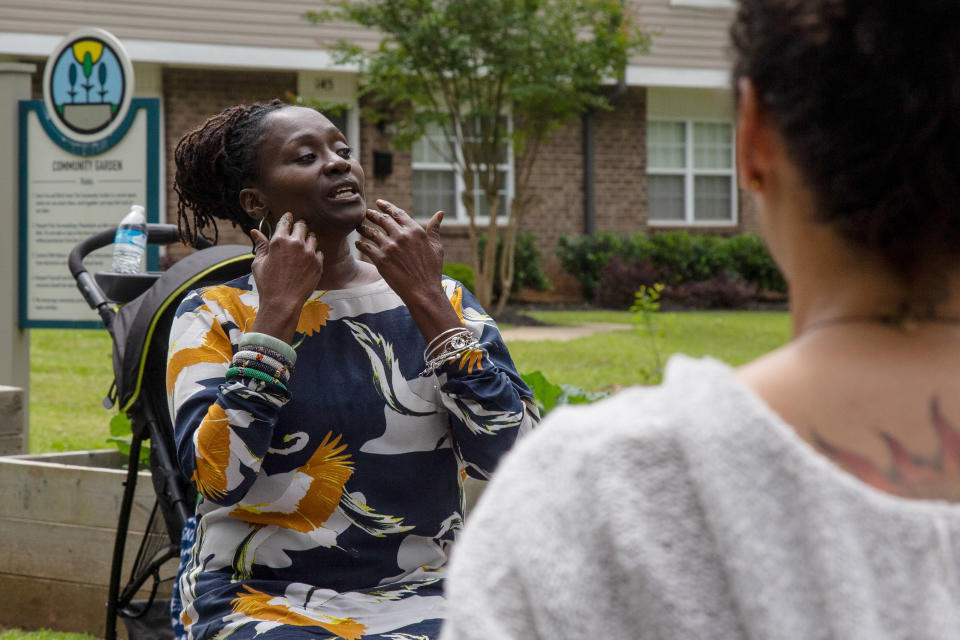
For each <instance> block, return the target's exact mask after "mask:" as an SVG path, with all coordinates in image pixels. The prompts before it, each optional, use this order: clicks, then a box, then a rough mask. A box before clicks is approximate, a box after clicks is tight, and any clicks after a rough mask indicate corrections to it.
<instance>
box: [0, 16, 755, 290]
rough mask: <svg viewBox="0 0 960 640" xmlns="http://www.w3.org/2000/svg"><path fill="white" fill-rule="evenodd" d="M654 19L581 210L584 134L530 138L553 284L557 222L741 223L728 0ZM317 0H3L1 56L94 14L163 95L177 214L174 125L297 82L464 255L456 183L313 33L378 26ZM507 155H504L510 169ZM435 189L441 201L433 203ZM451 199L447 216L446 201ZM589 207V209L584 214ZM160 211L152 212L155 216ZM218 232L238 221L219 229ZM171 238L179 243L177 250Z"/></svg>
mask: <svg viewBox="0 0 960 640" xmlns="http://www.w3.org/2000/svg"><path fill="white" fill-rule="evenodd" d="M634 3H635V5H636V8H637V11H638V13H639V16H640V18H641V21H642V23H643V24H644V26H645V27H646V28H648V29H650V30H651V31H652V32H653V33H654V37H653V43H652V47H651V51H650V53H649V54H648V55H644V56H638V57H636V58H635V59H634V60H632V61H631V64H630V66H629V68H628V69H627V74H626V82H627V90H626V92H625V93H624V94H623V95H622V96H620V97H619V99H618V100H617V101H616V103H615V108H614V109H613V110H612V111H610V112H602V113H598V114H596V116H595V120H594V122H593V125H592V127H590V129H592V141H593V144H592V147H593V164H594V179H593V193H594V195H593V207H592V209H593V213H592V216H591V215H589V214H587V212H588V211H589V209H590V207H589V204H588V203H586V202H585V199H584V137H585V135H590V134H586V133H585V131H586V130H587V127H584V126H583V123H582V122H580V121H575V122H571V123H570V124H569V125H568V126H566V127H565V128H563V129H562V130H560V131H558V132H557V133H556V134H555V135H554V136H553V137H552V139H551V142H550V144H549V147H548V148H546V149H544V150H543V151H542V152H541V156H540V159H539V161H538V164H537V166H536V167H535V169H534V176H533V184H534V185H535V189H536V192H537V196H538V198H537V201H536V206H535V207H533V209H532V210H531V211H529V212H528V214H527V215H526V216H525V218H524V219H523V220H522V221H521V223H520V227H521V229H524V230H529V231H532V232H534V233H535V234H536V237H537V242H538V246H539V247H540V249H541V252H542V256H543V265H544V267H545V270H546V271H547V273H548V275H549V276H550V277H551V279H552V280H553V282H554V284H555V285H556V287H557V292H556V293H557V294H558V295H560V296H563V295H564V294H575V292H576V291H577V287H576V284H575V282H574V281H573V280H572V278H570V277H569V276H566V274H564V273H563V271H562V269H561V268H560V265H559V262H558V260H557V259H556V257H555V256H554V254H553V249H554V247H555V246H556V242H557V238H558V237H559V236H560V235H563V234H578V233H583V232H584V231H587V230H589V229H590V227H591V226H592V228H593V229H594V230H596V231H637V230H644V229H648V230H656V229H663V228H671V229H677V228H680V229H689V230H696V231H710V232H719V233H733V232H739V231H753V230H755V227H756V220H755V218H754V216H753V215H752V213H751V212H750V211H749V210H748V209H747V208H745V207H743V206H742V203H741V201H740V198H739V197H738V195H739V194H738V190H737V187H736V176H735V175H734V163H733V154H734V135H733V114H732V99H731V95H730V91H729V88H728V87H729V62H728V56H727V25H728V22H729V20H730V18H731V16H732V13H733V7H734V3H733V0H634ZM321 4H322V3H321V2H319V1H318V0H282V1H277V2H260V1H259V0H95V1H94V0H66V1H65V0H33V1H32V2H31V3H29V5H25V4H23V3H22V2H12V1H11V0H0V61H6V62H9V61H23V62H34V63H37V67H38V69H37V72H36V75H35V81H34V93H35V97H37V98H39V97H40V78H41V76H42V70H43V69H42V67H43V64H42V63H43V61H44V60H45V58H46V57H47V55H49V53H50V52H51V51H52V50H53V48H54V46H55V45H56V43H57V42H58V41H59V40H60V39H61V38H62V37H63V36H64V35H66V34H67V33H68V32H70V31H72V30H74V29H76V28H79V27H87V26H98V27H102V28H105V29H107V30H108V31H110V32H112V33H113V34H114V35H116V36H117V37H118V38H120V39H121V40H122V41H123V43H124V45H125V47H126V48H127V51H128V53H129V54H130V57H131V58H132V60H133V63H134V70H135V76H136V89H135V95H137V96H144V97H146V96H151V97H159V98H160V99H161V109H162V123H163V136H164V140H165V152H166V158H165V162H164V163H163V166H164V167H165V171H166V175H165V176H164V177H163V179H164V182H165V184H166V185H167V189H166V193H165V196H166V197H165V198H164V199H163V204H162V205H161V208H162V209H163V210H165V211H166V219H167V220H168V221H174V220H175V218H176V201H175V196H174V194H173V192H172V189H170V186H169V185H170V176H172V174H173V166H172V163H173V148H174V147H175V145H176V143H177V141H178V140H179V138H180V136H181V135H182V134H183V133H185V132H186V131H189V130H190V129H191V128H193V127H195V126H196V125H198V124H199V123H201V122H202V121H203V119H204V118H205V117H206V116H208V115H210V114H213V113H215V112H217V111H219V110H221V109H223V108H224V107H227V106H229V105H232V104H236V103H242V102H251V101H263V100H269V99H271V98H274V97H281V98H282V97H284V96H285V95H287V94H290V93H296V94H299V95H302V96H305V97H311V98H317V99H320V100H324V101H331V102H339V103H344V104H346V105H348V106H349V107H350V108H349V109H348V110H347V111H346V113H345V114H343V115H342V116H341V118H342V120H341V123H340V124H342V128H343V129H344V130H345V133H346V135H347V138H348V139H349V140H350V142H351V144H352V145H353V146H355V147H356V148H357V150H358V152H359V154H360V158H361V162H362V164H363V166H364V168H365V169H366V173H367V192H368V198H369V197H370V196H373V197H382V198H386V199H388V200H391V201H393V202H395V203H397V204H398V205H400V206H402V207H404V208H406V209H407V210H408V211H412V212H414V214H416V215H421V216H422V215H429V213H432V210H431V211H429V212H428V211H418V210H417V209H418V206H417V205H418V203H419V205H420V207H419V208H424V209H427V208H430V206H432V205H439V206H444V208H445V209H446V210H447V212H448V216H447V218H446V219H445V221H444V228H443V233H444V241H445V244H446V247H447V257H448V259H450V260H460V261H464V262H466V261H468V260H467V257H468V253H467V241H466V220H465V213H464V212H463V211H458V208H459V207H460V205H458V204H457V203H458V202H459V198H458V197H457V194H458V190H459V189H462V185H460V184H458V180H457V178H456V176H454V175H453V173H452V172H451V171H450V170H449V168H448V167H445V166H444V165H443V163H442V161H441V162H438V161H437V160H438V159H437V158H433V157H431V152H430V151H429V147H428V146H427V145H415V146H414V149H413V150H412V151H398V150H396V149H392V148H391V145H390V139H389V136H387V135H386V134H385V133H384V132H383V131H382V130H380V129H378V128H377V127H375V126H373V125H372V124H370V123H368V122H365V121H364V120H363V119H361V118H360V117H359V116H358V110H357V100H356V87H357V75H356V73H354V72H352V71H350V70H344V69H342V68H337V67H336V66H335V65H334V64H333V61H332V59H331V56H330V55H329V53H328V52H327V51H326V50H325V49H324V46H325V45H326V46H329V45H330V44H331V43H332V42H334V41H335V40H337V39H338V38H346V39H348V40H351V41H354V42H357V43H360V44H361V45H364V46H373V45H374V44H375V43H376V38H377V36H376V34H375V33H372V32H369V31H366V30H363V29H361V28H359V27H356V26H354V25H349V24H328V25H324V26H313V25H311V24H310V23H309V22H308V21H306V20H305V19H304V17H303V15H304V13H305V12H306V11H308V10H312V9H317V8H318V6H319V5H321ZM374 151H378V152H387V153H391V154H392V160H393V162H392V172H391V173H390V174H389V175H384V176H379V177H375V176H374V175H373V174H374V172H373V170H372V167H373V154H374ZM511 167H512V162H510V163H508V164H506V165H505V167H504V168H505V170H507V171H509V170H510V168H511ZM444 203H450V204H448V205H444ZM451 211H456V212H457V215H450V212H451ZM585 214H587V215H585ZM161 219H163V215H162V214H161ZM221 232H222V235H223V236H224V237H225V238H226V239H227V240H230V241H242V238H241V237H239V234H238V232H236V231H233V230H229V229H221ZM175 252H176V250H175Z"/></svg>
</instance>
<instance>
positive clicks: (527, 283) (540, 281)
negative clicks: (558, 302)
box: [480, 231, 553, 297]
mask: <svg viewBox="0 0 960 640" xmlns="http://www.w3.org/2000/svg"><path fill="white" fill-rule="evenodd" d="M486 244H487V235H486V234H481V235H480V255H481V256H482V255H483V250H484V247H485V246H486ZM502 252H503V236H502V235H501V236H499V237H498V238H497V255H496V265H497V268H496V269H495V270H494V274H493V294H494V296H496V297H499V296H500V255H501V253H502ZM524 287H528V288H530V289H537V290H538V291H548V290H550V289H553V284H552V283H551V282H550V280H549V279H548V278H547V275H546V274H545V273H544V272H543V270H542V269H541V268H540V250H539V249H537V238H536V236H535V235H534V234H533V233H531V232H529V231H518V232H517V239H516V244H515V246H514V249H513V282H512V283H511V284H510V292H511V293H514V292H516V291H517V290H518V289H522V288H524Z"/></svg>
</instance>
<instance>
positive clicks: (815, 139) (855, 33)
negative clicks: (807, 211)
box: [731, 0, 960, 286]
mask: <svg viewBox="0 0 960 640" xmlns="http://www.w3.org/2000/svg"><path fill="white" fill-rule="evenodd" d="M731 36H732V41H733V50H734V57H735V61H734V80H735V84H736V81H737V80H739V79H740V78H748V79H750V80H751V82H752V83H753V85H754V86H755V87H756V90H757V95H758V96H759V98H760V101H761V103H762V105H763V107H764V109H765V110H766V111H767V112H768V113H769V115H770V116H771V117H772V118H773V121H774V122H775V123H776V125H777V127H778V129H779V131H780V132H781V134H782V135H783V137H784V140H785V144H786V145H787V152H788V154H789V155H790V157H791V159H792V160H793V161H794V162H795V163H796V164H797V166H798V168H799V169H800V171H801V173H802V175H803V176H804V178H805V180H806V182H807V184H808V185H809V186H810V187H811V189H812V192H813V195H814V198H815V200H816V203H817V205H818V207H819V215H820V218H821V220H822V221H823V222H826V223H828V224H830V225H832V226H833V227H834V228H835V229H836V230H837V231H838V232H839V233H840V234H841V237H843V238H845V239H846V240H847V241H848V242H850V243H851V244H853V245H854V246H858V247H861V248H864V249H866V250H868V251H870V252H873V253H874V254H875V255H879V256H882V258H883V259H884V260H885V262H886V264H888V265H889V267H891V268H892V269H893V271H894V272H895V273H896V274H898V275H899V276H900V277H902V278H903V280H904V281H905V282H906V283H907V284H910V285H917V286H921V285H927V284H930V283H931V282H932V281H934V280H935V278H936V274H938V273H941V274H942V270H943V269H945V268H948V267H952V266H953V265H954V264H955V263H956V261H957V259H958V257H960V180H958V171H960V1H958V0H922V1H921V2H904V1H903V0H740V3H739V9H738V12H737V16H736V19H735V21H734V23H733V26H732V28H731Z"/></svg>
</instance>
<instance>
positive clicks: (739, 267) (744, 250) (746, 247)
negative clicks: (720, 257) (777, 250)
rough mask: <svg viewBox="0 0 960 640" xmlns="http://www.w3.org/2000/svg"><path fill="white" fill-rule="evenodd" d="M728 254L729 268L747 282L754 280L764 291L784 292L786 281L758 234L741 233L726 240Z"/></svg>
mask: <svg viewBox="0 0 960 640" xmlns="http://www.w3.org/2000/svg"><path fill="white" fill-rule="evenodd" d="M727 252H728V254H729V256H730V268H731V270H732V271H734V272H735V273H738V274H739V275H740V277H741V278H743V279H744V280H746V281H747V282H755V283H756V284H757V286H758V287H760V289H762V290H766V291H778V292H780V293H786V291H787V281H786V280H784V279H783V274H782V273H780V269H778V268H777V263H776V262H774V261H773V258H772V257H771V256H770V252H769V251H767V248H766V246H764V244H763V240H761V239H760V236H758V235H754V234H742V235H737V236H733V237H731V238H730V239H729V240H728V242H727Z"/></svg>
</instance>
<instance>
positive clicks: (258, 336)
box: [239, 331, 297, 367]
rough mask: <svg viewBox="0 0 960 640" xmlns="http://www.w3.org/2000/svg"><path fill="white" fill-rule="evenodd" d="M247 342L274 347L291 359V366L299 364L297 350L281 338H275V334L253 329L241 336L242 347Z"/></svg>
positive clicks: (269, 347)
mask: <svg viewBox="0 0 960 640" xmlns="http://www.w3.org/2000/svg"><path fill="white" fill-rule="evenodd" d="M245 344H255V345H259V346H261V347H267V348H268V349H273V350H274V351H276V352H278V353H280V354H282V355H283V356H284V357H285V358H286V359H287V360H289V361H290V366H291V367H292V366H293V365H295V364H297V352H296V351H294V350H293V347H291V346H290V345H288V344H287V343H286V342H284V341H283V340H281V339H280V338H274V337H273V336H268V335H267V334H265V333H257V332H256V331H251V332H249V333H245V334H243V337H242V338H240V345H239V346H241V347H242V346H243V345H245Z"/></svg>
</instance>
